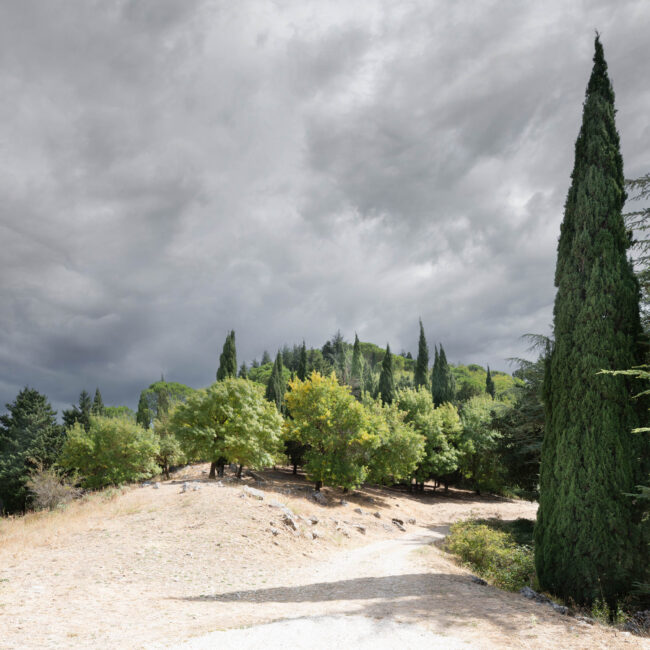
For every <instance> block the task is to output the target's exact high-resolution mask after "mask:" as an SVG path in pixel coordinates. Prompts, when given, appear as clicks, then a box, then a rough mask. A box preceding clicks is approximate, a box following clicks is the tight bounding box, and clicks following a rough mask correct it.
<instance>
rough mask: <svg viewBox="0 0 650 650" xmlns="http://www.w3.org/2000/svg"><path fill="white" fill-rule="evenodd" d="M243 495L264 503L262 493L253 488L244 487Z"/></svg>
mask: <svg viewBox="0 0 650 650" xmlns="http://www.w3.org/2000/svg"><path fill="white" fill-rule="evenodd" d="M243 493H244V494H245V495H246V496H249V497H253V498H255V499H259V500H260V501H264V492H262V491H261V490H256V489H255V488H252V487H248V485H244V488H243Z"/></svg>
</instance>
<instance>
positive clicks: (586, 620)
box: [576, 616, 596, 625]
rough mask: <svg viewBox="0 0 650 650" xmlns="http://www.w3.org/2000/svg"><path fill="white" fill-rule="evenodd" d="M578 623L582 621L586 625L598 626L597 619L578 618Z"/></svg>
mask: <svg viewBox="0 0 650 650" xmlns="http://www.w3.org/2000/svg"><path fill="white" fill-rule="evenodd" d="M576 621H580V622H581V623H586V624H587V625H595V624H596V619H595V618H589V617H588V616H576Z"/></svg>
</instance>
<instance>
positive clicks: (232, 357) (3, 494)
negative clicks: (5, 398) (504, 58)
mask: <svg viewBox="0 0 650 650" xmlns="http://www.w3.org/2000/svg"><path fill="white" fill-rule="evenodd" d="M428 354H429V353H428V346H427V342H426V338H425V336H424V329H423V327H422V323H420V342H419V350H418V356H417V359H413V358H412V357H411V355H410V354H400V355H394V354H392V353H391V352H390V347H389V346H387V347H386V349H385V350H382V349H381V348H379V347H378V346H376V345H374V344H372V343H364V342H361V341H359V339H358V337H357V336H355V340H354V343H352V344H350V343H348V342H346V341H345V340H344V338H343V336H342V335H341V334H340V332H337V333H336V334H335V335H334V336H333V337H332V338H331V339H330V340H329V341H327V342H326V343H325V344H324V345H323V347H322V348H320V349H307V347H306V346H305V344H304V343H302V344H300V345H294V346H293V347H292V348H290V347H289V346H284V347H283V348H282V349H281V350H279V351H278V352H277V354H276V356H275V359H274V360H273V361H271V360H270V355H268V354H266V353H265V355H264V356H263V360H264V361H265V363H264V364H260V363H257V362H256V361H254V362H253V363H252V364H251V366H250V368H249V367H247V366H246V364H242V365H240V366H238V364H237V352H236V343H235V332H234V331H232V332H229V334H228V336H227V337H226V341H225V343H224V346H223V351H222V353H221V356H220V360H219V366H218V369H217V373H216V376H217V381H216V382H215V384H213V385H212V386H210V387H208V388H206V389H202V390H195V389H193V388H190V387H188V386H185V385H183V384H179V383H175V382H168V381H165V379H164V377H161V380H160V381H158V382H154V383H153V384H151V385H150V386H149V387H148V388H146V389H145V390H143V391H142V393H141V394H140V398H139V401H138V409H137V412H135V413H134V412H133V411H132V410H131V409H129V408H128V407H126V406H106V405H105V404H104V401H103V398H102V395H101V392H100V390H99V389H96V391H95V393H94V397H93V398H91V397H90V394H89V393H88V392H87V391H85V390H83V391H82V392H81V394H80V396H79V400H78V403H77V404H75V405H73V406H72V407H71V408H70V409H67V410H65V411H63V413H62V419H63V424H62V425H60V424H58V423H57V421H56V413H55V412H54V411H53V410H52V408H51V406H50V404H49V402H48V401H47V398H46V397H45V396H44V395H41V394H39V393H38V392H37V391H35V390H33V389H30V388H25V389H24V390H22V391H20V393H19V394H18V396H17V397H16V400H15V401H14V402H13V403H11V404H8V405H7V409H8V412H7V414H6V415H4V416H2V418H1V419H0V499H1V500H2V502H1V504H0V507H1V508H2V510H3V511H4V512H20V511H24V510H25V509H26V508H27V507H29V506H30V505H32V504H31V501H30V495H33V490H31V491H30V489H29V484H30V481H33V480H34V476H38V474H39V472H41V473H42V472H44V471H47V472H49V474H48V478H49V480H51V479H52V472H54V473H55V474H58V476H59V478H60V479H61V481H63V482H65V480H68V481H76V482H77V483H78V484H80V485H82V486H83V487H85V488H97V487H101V486H104V485H115V484H120V483H123V482H126V481H135V480H141V479H144V478H149V477H151V476H153V475H155V474H157V473H160V472H162V473H164V474H166V475H167V476H169V472H170V471H171V469H172V468H173V467H174V466H178V465H183V464H186V463H189V462H195V461H209V462H210V463H211V475H213V476H216V475H217V474H219V473H222V472H223V468H224V466H225V465H226V464H230V463H235V464H237V465H238V466H239V468H240V472H241V469H242V468H243V467H244V466H249V467H251V468H258V467H263V466H267V465H273V464H283V463H290V464H291V465H293V467H294V471H297V468H298V467H303V468H304V470H305V472H306V474H307V476H308V477H309V478H310V479H311V480H313V481H314V482H315V484H316V485H317V486H320V485H335V486H338V487H342V488H346V489H351V488H354V487H356V486H358V485H359V484H360V483H361V482H364V481H373V482H377V483H382V482H383V483H385V482H408V483H410V484H411V485H412V487H413V488H415V487H419V489H420V490H422V489H424V484H425V483H426V482H428V481H433V482H434V486H436V487H437V486H440V485H444V486H445V487H447V486H448V485H450V484H452V483H454V484H460V485H465V486H469V487H471V488H473V489H475V490H477V491H485V490H488V491H500V492H503V491H506V490H510V491H514V492H518V493H521V494H526V495H529V496H530V495H534V491H535V485H536V473H537V463H538V455H539V444H538V443H539V436H540V435H541V431H540V430H538V429H536V428H535V427H534V426H532V427H531V425H530V419H529V418H528V416H527V412H528V410H527V407H526V408H522V407H524V405H525V404H527V402H530V401H531V400H532V401H535V400H537V399H538V398H537V395H538V392H539V391H538V389H539V386H538V383H539V382H538V381H537V378H536V377H535V376H534V375H533V374H531V372H530V368H524V367H522V368H521V369H520V371H518V372H516V373H514V374H515V377H511V376H510V375H507V374H505V373H491V372H490V370H489V368H488V369H487V372H486V371H485V370H484V369H483V368H482V367H480V366H478V365H470V366H467V367H465V366H458V367H452V366H451V365H450V364H449V363H448V362H447V358H446V355H445V352H444V348H443V346H442V345H436V346H435V348H434V360H433V364H432V365H429V357H428ZM531 367H536V366H535V364H531ZM497 387H498V388H497ZM319 436H320V438H319ZM70 477H74V478H70ZM35 505H37V504H35Z"/></svg>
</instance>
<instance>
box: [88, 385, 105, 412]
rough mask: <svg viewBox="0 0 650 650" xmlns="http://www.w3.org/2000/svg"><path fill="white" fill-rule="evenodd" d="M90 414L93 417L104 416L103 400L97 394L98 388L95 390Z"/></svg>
mask: <svg viewBox="0 0 650 650" xmlns="http://www.w3.org/2000/svg"><path fill="white" fill-rule="evenodd" d="M90 412H91V413H92V414H93V415H104V400H103V399H102V394H101V393H100V392H99V388H96V389H95V399H93V405H92V408H91V409H90Z"/></svg>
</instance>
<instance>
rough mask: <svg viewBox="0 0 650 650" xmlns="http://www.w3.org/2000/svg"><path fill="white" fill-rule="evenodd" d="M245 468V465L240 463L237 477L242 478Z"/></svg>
mask: <svg viewBox="0 0 650 650" xmlns="http://www.w3.org/2000/svg"><path fill="white" fill-rule="evenodd" d="M243 468H244V466H243V465H240V466H239V467H238V468H237V478H241V471H242V469H243Z"/></svg>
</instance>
